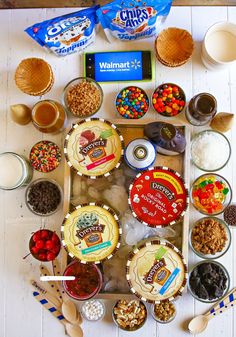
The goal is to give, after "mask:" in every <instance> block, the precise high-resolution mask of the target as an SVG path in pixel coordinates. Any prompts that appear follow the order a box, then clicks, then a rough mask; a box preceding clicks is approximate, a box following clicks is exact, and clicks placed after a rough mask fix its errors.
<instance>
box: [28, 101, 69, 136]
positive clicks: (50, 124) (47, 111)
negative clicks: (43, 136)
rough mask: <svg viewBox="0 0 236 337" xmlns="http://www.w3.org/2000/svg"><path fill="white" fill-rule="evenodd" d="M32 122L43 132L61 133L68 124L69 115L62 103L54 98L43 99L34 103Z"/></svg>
mask: <svg viewBox="0 0 236 337" xmlns="http://www.w3.org/2000/svg"><path fill="white" fill-rule="evenodd" d="M32 122H33V124H34V126H35V127H36V128H37V129H38V130H39V131H41V132H44V133H59V132H61V131H62V130H63V129H64V128H65V126H66V122H67V116H66V112H65V110H64V108H63V107H62V105H61V104H60V103H58V102H56V101H53V100H43V101H39V102H38V103H36V104H35V105H34V107H33V110H32Z"/></svg>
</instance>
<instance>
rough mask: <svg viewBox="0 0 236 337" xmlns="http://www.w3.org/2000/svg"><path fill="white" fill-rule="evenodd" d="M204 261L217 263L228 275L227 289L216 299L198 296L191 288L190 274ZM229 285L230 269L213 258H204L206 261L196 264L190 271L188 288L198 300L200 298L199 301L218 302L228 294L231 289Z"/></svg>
mask: <svg viewBox="0 0 236 337" xmlns="http://www.w3.org/2000/svg"><path fill="white" fill-rule="evenodd" d="M204 263H211V264H216V265H218V266H219V267H221V268H222V270H223V271H224V273H225V275H226V277H227V284H226V288H225V290H224V293H223V294H222V296H221V297H217V298H214V299H212V300H208V299H203V298H200V297H198V296H197V295H196V294H195V293H194V291H193V290H192V289H191V286H190V276H191V273H192V272H193V270H194V269H195V268H196V267H198V266H200V265H202V264H204ZM229 287H230V276H229V273H228V270H227V269H226V268H225V267H224V266H223V265H222V264H221V263H219V262H216V261H212V260H204V261H201V262H199V263H197V264H195V265H194V267H193V268H192V270H191V271H190V273H189V277H188V290H189V292H190V294H191V295H192V296H193V297H194V298H195V299H196V300H198V301H200V302H203V303H215V302H218V301H219V300H220V299H221V298H223V297H224V296H225V295H226V293H227V292H228V291H229Z"/></svg>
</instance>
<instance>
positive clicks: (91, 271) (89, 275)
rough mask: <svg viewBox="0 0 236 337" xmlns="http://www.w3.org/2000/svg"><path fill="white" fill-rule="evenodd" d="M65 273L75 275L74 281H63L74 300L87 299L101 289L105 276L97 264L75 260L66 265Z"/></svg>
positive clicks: (65, 274)
mask: <svg viewBox="0 0 236 337" xmlns="http://www.w3.org/2000/svg"><path fill="white" fill-rule="evenodd" d="M63 275H64V276H75V280H73V281H72V280H67V281H65V280H64V281H62V285H63V287H64V289H65V291H66V293H67V295H69V296H70V297H71V298H73V299H74V300H78V301H86V300H88V299H90V298H92V297H94V296H95V295H96V294H97V293H98V292H99V291H100V290H101V287H102V282H103V276H102V273H101V271H100V269H99V267H98V266H96V265H95V264H83V263H80V262H79V261H77V260H74V261H72V262H71V263H70V264H69V265H68V266H67V267H66V269H65V271H64V274H63Z"/></svg>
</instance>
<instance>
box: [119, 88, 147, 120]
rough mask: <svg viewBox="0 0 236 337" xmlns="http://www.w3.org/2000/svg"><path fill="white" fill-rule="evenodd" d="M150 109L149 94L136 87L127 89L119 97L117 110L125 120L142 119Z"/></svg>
mask: <svg viewBox="0 0 236 337" xmlns="http://www.w3.org/2000/svg"><path fill="white" fill-rule="evenodd" d="M148 107H149V99H148V96H147V94H146V93H145V91H144V90H143V89H141V88H138V87H136V86H130V87H126V88H124V89H122V90H121V92H120V93H119V94H118V95H117V98H116V109H117V111H118V112H119V114H120V115H121V116H122V117H124V118H127V119H139V118H142V117H143V116H144V115H145V113H146V112H147V111H148Z"/></svg>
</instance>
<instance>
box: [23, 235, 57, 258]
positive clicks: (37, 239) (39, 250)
mask: <svg viewBox="0 0 236 337" xmlns="http://www.w3.org/2000/svg"><path fill="white" fill-rule="evenodd" d="M29 250H30V253H31V255H32V256H33V257H34V258H35V259H36V260H39V261H53V260H54V259H55V258H56V257H57V255H58V254H59V252H60V250H61V241H60V239H59V237H58V235H57V234H56V233H55V232H53V231H51V230H49V229H40V230H38V231H37V232H35V233H34V234H33V235H32V236H31V238H30V241H29Z"/></svg>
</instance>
